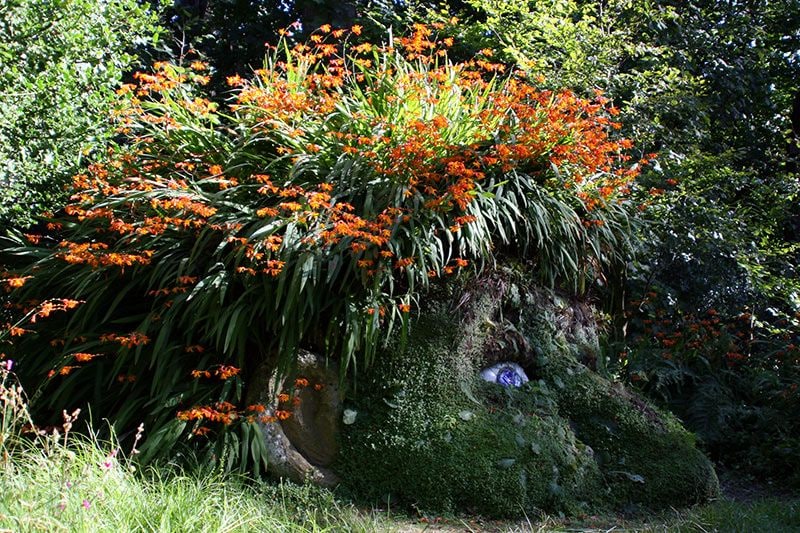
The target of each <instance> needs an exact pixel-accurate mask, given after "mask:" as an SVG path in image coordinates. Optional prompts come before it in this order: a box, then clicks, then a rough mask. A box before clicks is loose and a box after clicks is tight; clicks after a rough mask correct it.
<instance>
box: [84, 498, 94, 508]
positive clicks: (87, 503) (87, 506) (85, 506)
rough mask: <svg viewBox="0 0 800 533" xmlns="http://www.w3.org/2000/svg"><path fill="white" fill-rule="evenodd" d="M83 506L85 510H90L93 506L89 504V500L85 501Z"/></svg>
mask: <svg viewBox="0 0 800 533" xmlns="http://www.w3.org/2000/svg"><path fill="white" fill-rule="evenodd" d="M82 505H83V508H84V509H88V508H89V507H91V506H92V504H91V503H89V500H83V504H82Z"/></svg>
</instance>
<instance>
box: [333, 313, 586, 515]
mask: <svg viewBox="0 0 800 533" xmlns="http://www.w3.org/2000/svg"><path fill="white" fill-rule="evenodd" d="M415 326H416V327H415V330H414V335H413V336H412V338H411V340H410V342H409V345H408V347H407V350H406V351H405V352H404V353H403V354H402V355H397V354H395V357H394V358H391V359H389V360H388V362H387V363H385V364H384V365H383V367H382V368H376V369H374V371H373V372H372V373H371V374H372V376H373V378H372V380H371V381H370V383H369V384H368V386H367V388H366V389H365V390H369V391H373V393H371V394H365V395H364V396H362V397H361V398H360V399H359V402H358V403H354V404H353V405H352V406H351V407H353V408H355V409H356V410H357V411H358V412H359V416H358V417H357V418H356V422H355V423H354V424H353V425H352V426H350V427H348V428H347V429H346V431H345V432H344V434H343V453H342V456H341V459H340V461H339V464H338V471H339V473H340V475H342V477H343V479H344V480H345V482H346V484H347V486H348V488H349V489H350V490H351V492H353V493H354V494H356V495H358V496H360V497H361V498H363V499H366V500H368V501H370V502H371V503H375V502H385V501H386V500H387V499H391V500H395V501H396V500H398V499H399V500H401V501H403V502H404V503H406V504H409V505H413V506H416V507H418V508H421V509H425V510H426V511H432V512H453V511H456V510H469V511H471V512H475V513H479V514H483V515H486V516H495V517H511V516H520V515H522V514H523V513H531V512H535V511H536V510H538V509H541V510H546V511H551V512H552V511H578V510H586V509H587V508H588V506H589V503H588V502H589V501H590V500H592V499H593V498H594V499H596V498H597V496H598V495H599V494H600V492H601V490H600V487H601V485H600V475H599V470H598V469H597V467H596V465H595V463H594V460H593V457H592V455H591V452H590V450H588V449H587V448H586V447H585V446H583V445H582V444H581V443H580V442H579V441H578V440H577V439H576V438H575V435H574V433H573V432H572V429H571V428H570V426H569V424H568V423H567V422H566V421H565V420H563V419H561V418H560V417H558V416H557V415H555V414H549V413H547V412H546V409H545V410H542V409H541V405H540V399H538V398H537V394H536V392H535V391H534V390H533V388H529V389H528V390H525V391H523V390H519V391H506V390H504V389H502V388H501V387H499V386H497V385H492V384H485V385H481V384H476V383H464V382H460V383H459V382H458V381H457V380H456V379H454V377H453V376H454V374H453V373H452V372H451V371H450V368H451V366H450V364H451V362H452V358H453V356H454V352H453V351H452V346H453V345H454V343H455V342H456V340H461V341H463V339H464V338H465V337H464V335H462V334H460V333H459V332H460V331H461V330H459V329H458V328H457V327H456V326H455V324H454V322H453V320H452V319H448V318H447V317H446V316H444V315H442V314H438V315H434V316H429V317H427V318H425V319H423V320H421V321H419V322H417V324H416V325H415ZM475 331H476V329H474V328H473V329H472V332H473V333H474V332H475ZM457 333H458V334H457ZM473 340H474V341H477V339H473ZM461 361H462V364H465V363H464V360H463V358H462V359H461ZM472 371H473V374H475V373H477V368H472ZM378 376H380V378H379V377H378ZM376 392H377V393H376ZM537 411H540V412H541V413H542V414H541V415H540V414H539V413H537Z"/></svg>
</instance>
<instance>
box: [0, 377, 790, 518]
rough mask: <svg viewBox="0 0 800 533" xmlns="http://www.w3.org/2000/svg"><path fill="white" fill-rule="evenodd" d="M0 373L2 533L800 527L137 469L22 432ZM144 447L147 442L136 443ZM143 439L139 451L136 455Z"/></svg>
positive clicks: (19, 408)
mask: <svg viewBox="0 0 800 533" xmlns="http://www.w3.org/2000/svg"><path fill="white" fill-rule="evenodd" d="M7 378H8V372H6V371H4V369H3V368H0V533H5V532H10V531H14V532H17V531H19V532H29V531H30V532H34V531H46V532H51V531H52V532H57V531H69V532H84V531H86V532H96V531H114V532H117V531H125V532H128V531H132V532H133V531H164V532H170V531H181V532H184V531H185V532H192V533H194V532H204V531H209V532H211V531H213V532H229V531H230V532H233V531H242V532H245V531H246V532H249V531H282V532H284V531H285V532H318V531H319V532H322V531H348V532H350V531H353V532H357V531H365V532H371V531H400V532H403V533H406V532H408V533H413V532H421V531H427V530H431V531H451V532H452V531H536V532H546V531H563V532H584V533H589V532H610V531H615V532H622V531H641V532H673V531H675V532H703V533H709V532H712V531H716V532H760V531H765V532H770V533H781V532H791V531H796V532H800V499H797V498H784V499H778V498H763V497H762V498H761V499H758V500H753V501H750V502H748V503H742V502H735V501H731V500H721V501H717V502H713V503H711V504H708V505H705V506H701V507H697V508H694V509H688V510H682V511H677V510H674V511H672V512H668V513H661V514H649V515H638V516H636V517H634V518H627V517H624V516H617V515H603V516H587V517H581V518H580V519H572V518H563V517H562V518H557V517H541V518H539V519H537V520H535V521H532V520H524V521H519V522H491V521H484V520H482V519H481V518H480V517H475V516H471V517H463V518H453V517H450V518H446V519H444V520H442V519H439V518H436V517H424V516H419V517H416V518H412V517H409V516H408V515H402V514H401V515H398V514H394V515H392V514H391V513H389V512H385V514H384V513H383V512H381V513H378V512H377V511H374V510H373V511H369V510H367V511H364V510H359V509H357V508H356V507H354V506H353V505H351V504H348V503H343V502H342V501H340V500H339V499H338V498H336V497H335V496H334V494H333V493H331V492H330V491H327V490H324V489H320V488H316V487H313V486H298V485H293V484H288V483H287V484H270V483H267V482H265V481H252V480H250V481H248V480H246V479H244V478H241V477H235V476H232V475H230V474H228V475H223V474H220V473H218V472H213V471H208V469H205V470H203V469H198V470H196V471H186V470H181V469H179V468H177V467H175V466H170V465H168V466H166V467H163V466H162V467H161V468H155V467H151V468H148V469H146V470H145V471H143V472H140V471H137V470H136V467H135V461H132V460H131V459H130V458H129V457H126V456H125V455H124V454H123V453H122V451H121V450H120V448H119V447H118V445H117V444H116V442H115V441H111V442H110V443H106V444H104V443H101V442H100V441H99V440H98V439H97V438H96V437H92V436H89V437H86V436H79V435H75V434H74V433H70V430H71V427H72V424H73V422H74V419H75V417H76V416H77V413H73V415H71V416H70V415H66V414H65V423H64V425H63V426H62V427H61V429H60V432H61V433H59V432H58V431H54V432H53V433H51V434H42V435H40V436H39V437H37V438H35V439H26V438H21V437H20V430H21V427H22V426H23V424H26V423H30V417H29V416H28V413H27V405H26V402H25V398H24V394H23V393H22V390H21V389H20V388H19V387H18V386H17V385H15V384H14V383H13V382H11V381H10V380H8V379H7ZM136 442H138V437H137V439H136ZM135 453H136V444H134V445H133V448H132V450H131V453H130V454H129V455H130V456H133V455H135Z"/></svg>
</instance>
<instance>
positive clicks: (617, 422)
mask: <svg viewBox="0 0 800 533" xmlns="http://www.w3.org/2000/svg"><path fill="white" fill-rule="evenodd" d="M544 375H545V376H546V379H547V380H549V381H554V382H557V383H559V384H560V386H558V387H555V390H556V391H557V399H556V401H557V402H558V410H559V413H560V414H561V415H562V416H564V417H565V418H568V419H569V420H570V421H571V422H572V423H573V427H574V428H575V431H576V434H577V436H578V438H579V439H580V440H581V441H582V442H584V443H586V444H587V445H589V446H591V447H592V449H593V450H594V452H595V455H596V457H597V461H598V464H599V466H600V468H601V470H602V472H603V474H604V476H605V478H606V481H607V483H608V485H609V487H610V488H611V493H612V494H613V498H614V501H615V502H616V503H617V504H618V505H624V504H629V503H633V504H639V505H643V506H646V507H650V508H654V507H664V506H681V505H691V504H695V503H698V502H703V501H706V500H708V499H710V498H713V497H715V496H717V495H718V494H719V483H718V481H717V477H716V474H715V472H714V468H713V467H712V465H711V462H710V461H709V460H708V459H707V458H706V457H705V456H704V455H703V454H702V453H701V452H700V451H699V450H698V449H697V448H696V447H695V442H694V437H693V435H692V434H691V433H689V432H688V431H686V430H685V429H684V428H683V426H681V424H680V422H679V421H678V420H677V419H676V418H675V417H674V416H672V415H670V414H668V413H665V412H662V411H661V410H659V409H657V408H655V407H654V406H652V405H651V404H649V403H648V402H647V401H645V400H644V399H642V398H641V397H639V396H637V395H634V394H632V393H631V392H629V391H628V390H626V389H625V388H624V387H622V386H621V385H620V384H612V383H611V382H609V381H608V380H605V379H603V378H602V377H600V376H599V375H597V374H596V373H594V372H591V371H589V370H588V369H587V368H586V367H584V366H583V365H580V364H578V363H577V362H576V361H574V360H570V359H569V358H561V359H554V360H553V361H551V363H550V364H549V365H548V366H547V368H546V369H545V372H544Z"/></svg>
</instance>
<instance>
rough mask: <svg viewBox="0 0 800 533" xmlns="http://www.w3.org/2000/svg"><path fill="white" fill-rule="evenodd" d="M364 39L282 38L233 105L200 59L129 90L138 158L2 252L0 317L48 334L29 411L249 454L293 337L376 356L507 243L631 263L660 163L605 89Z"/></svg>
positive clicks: (563, 262) (238, 87)
mask: <svg viewBox="0 0 800 533" xmlns="http://www.w3.org/2000/svg"><path fill="white" fill-rule="evenodd" d="M360 31H361V28H359V27H357V26H356V27H353V28H352V29H350V30H347V31H345V30H332V29H331V28H330V27H323V28H321V29H320V31H319V32H318V33H317V34H315V35H314V36H313V37H312V40H311V41H310V42H309V44H307V45H297V46H295V47H293V48H291V47H289V46H288V45H287V44H286V43H285V42H281V43H280V44H279V46H278V48H277V49H275V50H274V52H273V54H272V55H271V56H269V57H268V58H267V63H266V67H265V68H264V69H263V70H260V71H258V72H257V73H256V75H255V77H254V78H253V79H252V80H251V81H246V80H243V79H242V78H239V77H237V76H234V77H231V78H230V79H229V83H230V84H231V86H233V87H234V88H235V89H234V94H233V97H232V101H231V102H230V105H229V106H228V107H227V108H225V107H222V108H221V107H219V106H218V105H217V104H215V103H212V102H210V101H208V100H206V99H203V98H202V97H201V92H200V91H201V88H202V85H203V84H204V83H206V82H207V81H208V76H207V72H206V68H207V67H206V65H205V64H204V63H202V62H194V63H191V64H190V65H188V66H185V67H178V66H174V65H169V64H166V63H160V64H158V65H156V67H155V69H154V71H153V72H152V73H151V74H145V73H142V74H138V75H137V77H136V79H137V82H138V83H137V84H134V85H128V86H124V87H123V88H122V90H121V91H120V93H121V98H120V105H119V107H118V109H117V111H116V116H117V117H118V120H119V122H118V127H119V132H120V134H121V135H124V136H126V143H125V144H123V145H122V146H120V147H118V148H116V149H114V150H112V151H111V152H110V154H109V156H108V158H106V159H104V160H101V161H97V162H96V163H94V164H92V165H90V166H89V168H88V170H87V172H86V173H84V174H79V175H78V176H76V177H75V180H74V184H73V188H72V191H71V193H72V203H71V204H70V205H69V206H67V207H66V208H65V214H64V216H62V217H57V218H53V219H50V220H46V221H44V222H43V225H46V226H47V228H48V230H47V232H44V233H42V234H30V233H29V234H19V233H13V234H9V236H8V237H6V239H5V240H4V248H3V264H4V265H5V269H6V270H5V271H4V273H3V280H2V284H3V286H4V289H7V293H6V296H4V301H5V303H6V305H5V310H4V313H6V314H7V316H8V319H7V320H6V321H7V322H8V325H9V326H11V325H12V324H14V323H15V322H16V320H17V318H18V317H19V316H20V315H21V314H23V313H25V312H32V313H33V314H34V318H35V319H36V320H35V323H34V320H29V321H27V322H25V323H23V324H20V325H17V326H14V327H12V328H7V330H8V332H9V333H10V334H12V335H14V337H13V338H12V340H13V343H12V347H10V348H9V351H11V352H12V353H13V354H15V357H16V358H17V359H18V360H19V369H20V375H22V376H23V379H25V380H28V381H26V383H29V386H30V387H31V390H32V391H34V392H33V399H34V402H33V403H34V408H36V409H37V412H46V411H47V410H53V409H55V411H56V412H58V411H60V410H61V409H62V408H63V407H66V406H67V405H73V404H76V403H82V402H88V403H91V405H92V408H93V409H94V410H95V412H96V413H97V414H98V415H102V416H108V417H110V418H111V419H113V420H114V422H115V423H117V424H118V425H119V427H120V428H123V427H130V426H131V424H134V423H138V421H139V420H140V418H141V417H142V416H143V413H144V417H145V422H146V423H147V426H148V427H149V428H150V437H149V439H148V440H147V441H146V442H145V443H144V445H143V448H142V450H143V454H144V455H145V456H146V457H150V456H152V455H155V454H156V453H169V451H170V450H171V449H172V447H173V445H174V444H175V443H176V442H177V441H178V440H179V439H180V437H181V435H183V436H188V437H190V438H191V439H196V440H199V441H201V442H206V441H208V442H209V443H211V444H213V446H212V448H211V450H212V452H210V453H213V454H214V456H215V457H216V458H217V460H220V461H223V462H224V464H225V465H226V467H234V466H237V465H238V466H244V464H245V462H244V461H236V457H240V458H242V459H244V457H250V456H254V458H255V459H256V460H257V461H256V462H257V463H258V462H259V461H260V458H261V454H260V450H261V448H260V444H259V438H260V437H259V435H260V434H259V432H257V431H254V430H253V428H252V425H251V422H253V421H255V419H256V418H258V417H262V419H265V420H270V419H273V418H274V417H275V416H277V417H281V416H289V414H288V412H287V411H286V410H281V411H280V413H278V412H275V413H267V412H264V406H247V405H243V403H242V402H243V398H244V395H243V392H244V389H245V387H246V380H247V377H248V376H249V375H250V373H251V372H253V371H254V369H255V367H257V366H258V365H259V364H262V363H264V362H267V363H272V364H273V365H277V366H278V367H279V368H280V369H283V370H286V369H288V368H289V367H290V366H291V363H292V358H293V356H294V354H295V353H296V350H297V348H298V347H299V346H301V345H302V346H307V347H310V348H313V349H318V350H320V351H325V352H326V353H328V354H329V355H331V356H335V357H341V358H342V362H343V363H344V364H343V365H342V367H343V368H347V367H348V366H349V368H351V369H353V368H354V365H355V363H356V361H359V362H369V361H370V359H371V358H372V356H373V354H374V351H375V349H376V347H377V345H378V343H379V341H380V339H381V338H382V337H381V336H382V335H383V334H385V333H386V332H387V331H388V330H389V329H391V325H392V323H393V322H395V323H396V322H401V323H402V324H403V325H404V327H405V324H406V321H407V318H408V316H409V313H410V312H411V311H412V307H413V302H414V299H415V298H416V295H418V294H419V293H420V291H422V290H424V288H425V287H426V286H427V284H428V283H429V280H431V279H434V278H441V277H447V276H448V275H452V274H455V273H456V272H458V270H459V269H461V268H464V267H465V266H467V265H469V264H470V263H473V264H475V265H476V266H480V265H482V264H484V263H491V262H492V261H493V257H494V255H495V254H496V253H498V252H499V251H501V250H505V251H506V252H508V253H512V254H517V255H521V256H525V257H529V258H531V259H533V260H534V264H535V265H536V268H535V272H536V273H537V274H538V276H540V278H541V279H542V280H544V281H545V282H546V283H548V284H555V283H560V284H563V285H565V286H569V287H571V288H572V289H573V290H575V291H582V290H584V289H585V288H586V287H587V286H588V285H589V284H590V283H591V281H592V280H593V279H594V278H595V277H596V276H599V275H601V273H602V271H603V270H604V268H606V267H607V265H609V264H611V263H615V262H620V261H621V260H623V259H624V257H625V256H626V254H627V253H628V251H629V248H630V242H629V239H630V222H629V217H628V214H627V213H628V205H627V202H626V193H627V191H628V188H629V185H630V182H631V180H633V178H634V177H635V176H636V175H637V174H638V172H639V170H640V168H641V165H642V164H644V163H646V160H638V161H636V160H630V159H629V156H628V155H626V152H627V149H628V148H629V147H630V145H631V143H630V141H627V140H625V139H621V138H617V137H616V136H615V134H614V129H615V127H617V126H615V123H614V122H613V120H612V118H611V115H613V113H615V110H614V109H613V108H609V107H608V106H606V105H605V104H606V102H605V101H604V100H603V98H602V97H601V96H597V97H596V98H595V99H594V100H588V99H582V98H578V97H576V96H575V95H573V94H572V93H569V92H552V91H540V90H538V89H536V87H535V86H534V85H532V84H531V83H530V81H529V80H527V79H526V78H524V77H521V76H519V75H518V74H516V73H503V72H502V66H500V65H495V64H492V63H491V62H490V60H489V58H488V57H487V56H485V55H483V56H478V57H476V58H475V59H474V60H472V61H469V62H464V63H453V62H450V61H448V59H447V47H448V46H449V45H450V42H449V40H444V41H442V42H436V41H435V40H434V39H433V38H432V36H431V35H432V29H431V28H428V27H424V26H418V27H417V28H416V29H415V32H414V33H412V34H410V35H409V36H408V37H402V38H397V39H395V40H394V41H393V42H392V43H390V45H391V46H387V47H377V46H374V45H371V44H369V43H361V42H359V41H358V39H357V37H358V34H359V33H360ZM54 297H58V298H62V299H63V298H66V299H68V301H70V302H75V303H74V304H70V305H72V306H73V307H75V308H74V309H72V310H70V312H69V313H56V312H54V311H56V309H54V307H53V305H52V302H51V303H49V304H48V302H47V301H45V303H41V301H42V300H43V299H45V298H54ZM36 300H38V301H36ZM50 315H52V316H50ZM355 355H359V356H360V359H356V358H355V357H354V356H355ZM276 392H278V391H276ZM40 409H41V410H40ZM51 412H52V411H51ZM176 415H177V416H178V418H176ZM232 426H236V427H238V428H239V431H235V432H234V431H228V429H230V428H231V427H232ZM223 450H228V451H231V450H235V453H232V454H227V453H223Z"/></svg>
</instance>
